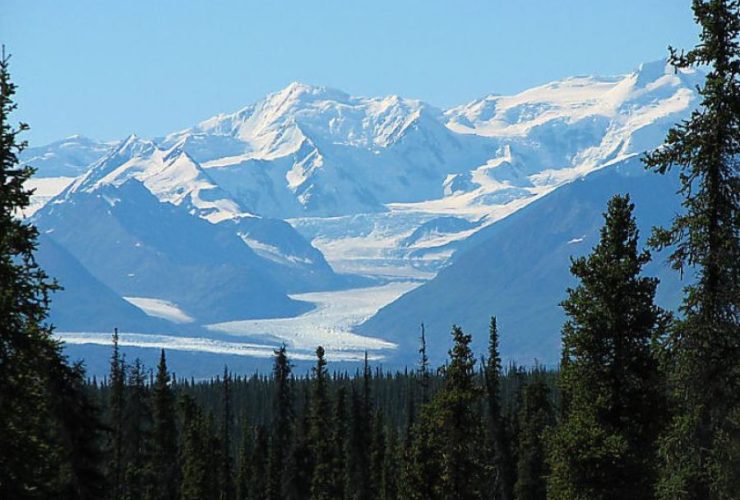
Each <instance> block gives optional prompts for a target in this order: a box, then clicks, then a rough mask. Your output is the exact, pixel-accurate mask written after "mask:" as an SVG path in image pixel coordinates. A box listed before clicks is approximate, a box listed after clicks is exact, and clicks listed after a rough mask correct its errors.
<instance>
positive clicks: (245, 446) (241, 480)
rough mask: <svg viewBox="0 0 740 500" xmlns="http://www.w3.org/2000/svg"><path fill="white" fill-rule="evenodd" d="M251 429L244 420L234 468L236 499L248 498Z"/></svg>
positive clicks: (250, 472)
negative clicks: (235, 467)
mask: <svg viewBox="0 0 740 500" xmlns="http://www.w3.org/2000/svg"><path fill="white" fill-rule="evenodd" d="M252 437H253V436H252V429H251V428H250V427H249V425H248V424H247V423H246V422H245V423H244V429H243V431H242V444H241V448H240V449H239V461H238V463H237V469H236V498H237V500H249V499H250V490H249V489H250V487H251V485H252V482H253V478H252V462H251V459H252V455H253V452H252V448H253V445H252Z"/></svg>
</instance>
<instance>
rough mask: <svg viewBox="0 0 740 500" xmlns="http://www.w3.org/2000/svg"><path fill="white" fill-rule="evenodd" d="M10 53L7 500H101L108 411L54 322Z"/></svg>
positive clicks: (2, 83) (5, 176) (2, 483)
mask: <svg viewBox="0 0 740 500" xmlns="http://www.w3.org/2000/svg"><path fill="white" fill-rule="evenodd" d="M9 59H10V57H9V56H6V55H5V48H4V47H3V49H2V54H0V498H8V499H15V498H100V497H101V495H102V494H103V492H104V490H105V483H104V478H103V477H102V476H101V471H100V470H99V464H100V462H101V461H102V457H101V451H100V448H99V442H98V439H99V437H100V431H101V424H100V421H99V418H98V410H97V407H96V405H95V404H94V403H93V401H92V400H91V399H90V398H89V397H88V395H87V393H86V388H85V387H84V382H83V381H84V370H83V368H82V365H81V364H75V365H72V366H70V365H68V364H67V362H66V358H65V357H64V356H63V355H62V354H61V346H60V344H59V343H58V342H57V341H56V340H54V339H53V337H52V328H51V326H49V325H48V324H46V318H47V313H48V309H49V296H50V293H51V292H53V291H54V290H56V289H58V288H59V287H58V286H57V284H56V283H55V282H54V281H52V280H50V279H49V277H48V276H47V275H46V273H44V271H43V270H42V269H41V268H40V267H39V266H38V265H37V264H36V261H35V259H34V252H35V251H36V246H37V237H38V231H37V230H36V228H35V227H34V226H33V225H32V224H30V223H29V222H27V220H24V219H22V218H21V217H20V216H22V215H23V212H24V210H25V209H26V208H27V207H28V206H29V202H30V196H31V194H32V192H31V191H30V190H28V189H26V188H24V183H26V181H27V180H28V179H29V178H30V177H31V176H32V175H33V173H34V170H33V168H31V167H28V166H21V165H19V163H18V155H19V154H20V153H21V152H22V151H23V149H24V148H25V147H26V143H25V141H20V140H19V134H21V133H22V132H24V131H26V130H27V129H28V126H27V125H25V124H23V123H21V124H20V125H19V126H18V127H17V128H14V127H13V126H12V125H11V122H10V114H11V113H12V112H13V111H14V110H15V109H16V104H15V103H14V102H13V96H14V95H15V90H16V87H15V84H13V82H12V81H11V80H10V74H9V72H8V68H9Z"/></svg>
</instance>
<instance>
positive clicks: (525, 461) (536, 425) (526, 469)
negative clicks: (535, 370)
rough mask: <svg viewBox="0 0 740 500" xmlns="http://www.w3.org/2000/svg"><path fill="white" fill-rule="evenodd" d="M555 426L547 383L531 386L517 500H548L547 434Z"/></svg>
mask: <svg viewBox="0 0 740 500" xmlns="http://www.w3.org/2000/svg"><path fill="white" fill-rule="evenodd" d="M553 423H554V412H553V408H552V404H551V403H550V389H549V388H548V387H547V384H546V383H545V382H544V381H543V380H537V379H535V380H534V381H532V382H530V383H529V384H528V385H527V386H526V387H525V389H524V398H523V403H522V407H521V410H520V412H519V429H520V430H521V431H520V435H519V449H518V452H517V457H518V459H517V463H516V484H515V485H514V496H515V498H516V499H517V500H545V499H546V498H547V487H546V477H547V475H548V474H549V469H548V467H547V460H546V458H547V457H546V453H545V433H546V431H547V429H548V428H549V427H550V426H551V425H552V424H553Z"/></svg>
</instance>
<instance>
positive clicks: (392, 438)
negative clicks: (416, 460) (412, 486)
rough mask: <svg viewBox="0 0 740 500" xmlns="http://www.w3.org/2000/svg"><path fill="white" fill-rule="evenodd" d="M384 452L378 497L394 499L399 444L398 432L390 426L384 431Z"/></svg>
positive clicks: (397, 489) (396, 486)
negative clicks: (381, 479) (381, 480)
mask: <svg viewBox="0 0 740 500" xmlns="http://www.w3.org/2000/svg"><path fill="white" fill-rule="evenodd" d="M385 446H386V448H385V453H384V457H383V482H382V488H381V495H380V498H381V499H382V500H395V499H396V498H399V484H398V481H399V473H400V465H401V458H400V455H401V449H402V448H401V445H400V443H399V441H398V433H397V432H396V429H395V428H394V427H390V428H389V429H388V432H387V433H386V443H385Z"/></svg>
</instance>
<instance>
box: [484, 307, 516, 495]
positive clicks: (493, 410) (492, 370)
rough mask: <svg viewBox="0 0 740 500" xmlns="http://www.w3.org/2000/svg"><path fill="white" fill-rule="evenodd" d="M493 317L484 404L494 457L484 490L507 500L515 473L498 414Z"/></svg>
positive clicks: (498, 362) (497, 357)
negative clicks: (491, 470) (486, 410)
mask: <svg viewBox="0 0 740 500" xmlns="http://www.w3.org/2000/svg"><path fill="white" fill-rule="evenodd" d="M498 345H499V336H498V326H497V325H496V317H495V316H494V317H492V318H491V325H490V328H489V342H488V359H487V360H486V363H485V366H484V376H485V385H486V401H487V403H488V415H487V424H488V429H487V430H488V436H489V440H490V443H491V445H490V447H491V451H492V455H493V473H492V474H491V481H490V485H489V486H488V488H487V491H489V492H490V493H489V495H490V497H491V498H494V499H498V498H500V499H502V500H510V499H511V498H512V496H513V495H512V488H513V486H514V471H513V460H512V457H511V451H510V449H509V442H508V439H507V438H506V423H505V420H504V418H503V414H502V411H501V387H500V386H501V384H500V379H501V356H500V354H499V349H498Z"/></svg>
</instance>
